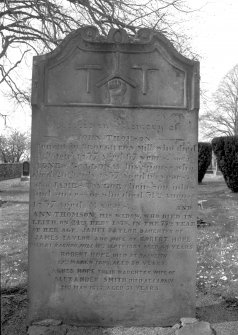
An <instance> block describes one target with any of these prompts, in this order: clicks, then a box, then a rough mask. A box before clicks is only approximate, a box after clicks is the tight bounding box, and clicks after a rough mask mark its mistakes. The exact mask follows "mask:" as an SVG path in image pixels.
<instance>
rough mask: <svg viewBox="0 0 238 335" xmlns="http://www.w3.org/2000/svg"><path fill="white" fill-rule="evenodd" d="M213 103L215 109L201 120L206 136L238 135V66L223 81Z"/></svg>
mask: <svg viewBox="0 0 238 335" xmlns="http://www.w3.org/2000/svg"><path fill="white" fill-rule="evenodd" d="M213 101H214V106H215V107H214V108H212V109H210V110H208V111H207V113H206V114H204V116H203V117H202V118H201V126H202V128H203V129H204V133H205V134H206V136H207V137H208V138H213V137H214V136H232V135H238V64H237V65H235V66H234V67H233V68H232V69H231V70H230V71H229V72H228V73H227V74H226V76H225V77H224V78H223V79H222V81H221V83H220V85H219V87H218V89H217V91H216V92H215V94H214V97H213Z"/></svg>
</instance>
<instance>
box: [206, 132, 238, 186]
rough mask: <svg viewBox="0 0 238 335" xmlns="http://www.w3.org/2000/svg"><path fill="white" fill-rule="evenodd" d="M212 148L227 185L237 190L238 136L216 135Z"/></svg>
mask: <svg viewBox="0 0 238 335" xmlns="http://www.w3.org/2000/svg"><path fill="white" fill-rule="evenodd" d="M212 149H213V151H214V153H215V155H216V157H217V164H218V167H219V169H220V170H221V172H222V174H223V176H224V179H225V182H226V184H227V186H228V187H229V188H230V189H231V190H232V192H238V136H227V137H216V138H214V139H213V140H212Z"/></svg>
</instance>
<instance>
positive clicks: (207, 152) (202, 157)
mask: <svg viewBox="0 0 238 335" xmlns="http://www.w3.org/2000/svg"><path fill="white" fill-rule="evenodd" d="M211 160H212V146H211V143H208V142H198V182H199V183H201V182H202V180H203V177H204V176H205V173H206V171H207V168H208V166H209V165H210V164H211Z"/></svg>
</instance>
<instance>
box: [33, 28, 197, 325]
mask: <svg viewBox="0 0 238 335" xmlns="http://www.w3.org/2000/svg"><path fill="white" fill-rule="evenodd" d="M198 78H199V70H198V63H196V62H192V61H190V60H188V59H186V58H184V57H183V56H181V55H179V54H178V53H177V51H176V50H175V49H174V48H173V47H172V45H171V44H170V43H169V42H168V41H167V40H166V39H165V38H164V37H163V36H161V35H160V34H158V33H154V32H151V31H149V30H147V29H141V30H140V31H139V32H138V34H137V35H136V36H135V37H134V38H133V39H130V38H129V37H128V35H127V34H126V32H125V31H124V30H115V29H112V30H111V31H110V33H109V35H108V36H107V37H102V36H100V35H99V34H98V32H97V30H96V28H95V27H85V28H82V29H79V30H77V31H76V32H75V33H73V34H72V35H70V36H69V37H68V38H66V39H65V41H64V42H63V43H62V45H61V46H60V47H59V48H58V49H56V50H55V51H54V52H53V53H51V54H48V55H45V56H40V57H35V58H34V69H33V90H32V104H33V128H32V157H31V162H32V164H31V193H30V227H29V299H30V307H29V320H30V323H31V322H33V321H38V320H42V319H48V318H50V319H57V320H58V319H60V320H63V321H64V322H65V323H70V324H77V325H81V326H92V325H93V326H94V325H101V326H113V325H123V326H169V325H173V324H174V323H175V322H177V321H178V320H179V319H180V318H181V317H182V316H188V317H189V316H194V309H195V272H196V259H195V253H196V243H195V229H196V217H197V216H196V204H197V199H196V193H197V191H196V185H197V118H198V115H197V114H198V99H199V87H198Z"/></svg>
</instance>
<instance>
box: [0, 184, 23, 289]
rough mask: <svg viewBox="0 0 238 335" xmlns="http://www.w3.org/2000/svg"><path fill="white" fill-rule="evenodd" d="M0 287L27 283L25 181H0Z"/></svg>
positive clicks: (8, 287) (7, 287)
mask: <svg viewBox="0 0 238 335" xmlns="http://www.w3.org/2000/svg"><path fill="white" fill-rule="evenodd" d="M0 204H1V207H0V236H1V240H0V254H1V288H2V290H6V289H7V290H11V289H12V288H14V287H19V286H25V285H26V283H27V263H28V259H27V258H28V255H27V236H28V215H29V214H28V213H29V182H21V181H20V180H19V179H17V180H16V179H14V180H9V181H4V182H3V181H2V182H0Z"/></svg>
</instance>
